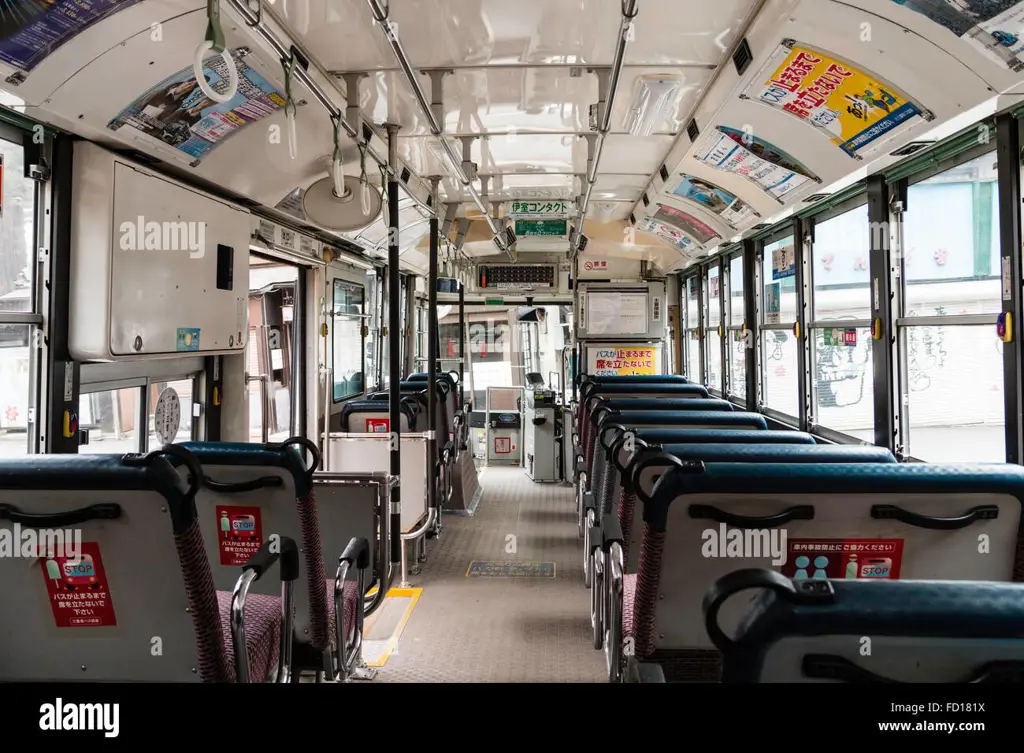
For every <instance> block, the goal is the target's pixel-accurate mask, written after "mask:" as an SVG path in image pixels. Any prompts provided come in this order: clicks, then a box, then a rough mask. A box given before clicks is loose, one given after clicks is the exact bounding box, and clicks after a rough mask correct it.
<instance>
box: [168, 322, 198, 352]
mask: <svg viewBox="0 0 1024 753" xmlns="http://www.w3.org/2000/svg"><path fill="white" fill-rule="evenodd" d="M174 349H175V350H179V351H180V350H186V351H187V350H199V330H198V329H193V328H191V327H188V328H186V327H179V328H178V338H177V344H176V345H175V348H174Z"/></svg>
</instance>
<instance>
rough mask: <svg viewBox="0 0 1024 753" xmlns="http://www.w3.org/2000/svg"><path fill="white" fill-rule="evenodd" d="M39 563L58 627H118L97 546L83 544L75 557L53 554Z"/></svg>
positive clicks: (95, 544) (88, 543) (92, 543)
mask: <svg viewBox="0 0 1024 753" xmlns="http://www.w3.org/2000/svg"><path fill="white" fill-rule="evenodd" d="M40 561H41V562H42V565H43V567H42V570H43V578H44V579H45V580H46V593H47V596H48V597H49V599H50V608H51V609H52V610H53V619H54V621H55V622H56V623H57V627H59V628H66V627H113V626H116V625H117V620H116V619H115V618H114V603H113V601H112V600H111V598H110V588H109V584H108V582H107V574H106V571H105V570H104V569H103V558H102V557H100V547H99V544H97V543H95V542H92V541H87V542H83V543H82V546H81V552H80V553H79V554H78V555H77V556H62V555H60V554H53V556H49V557H41V558H40Z"/></svg>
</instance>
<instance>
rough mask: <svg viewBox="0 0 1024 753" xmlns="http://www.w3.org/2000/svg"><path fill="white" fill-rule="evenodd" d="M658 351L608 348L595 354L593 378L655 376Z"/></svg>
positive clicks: (645, 348)
mask: <svg viewBox="0 0 1024 753" xmlns="http://www.w3.org/2000/svg"><path fill="white" fill-rule="evenodd" d="M657 368H658V351H657V348H651V347H643V346H641V347H636V346H630V347H624V348H619V347H608V348H599V349H598V350H597V351H596V353H595V358H594V363H593V370H592V373H593V374H594V376H615V375H617V374H621V375H623V376H627V375H629V376H636V375H639V374H657V373H658V371H657Z"/></svg>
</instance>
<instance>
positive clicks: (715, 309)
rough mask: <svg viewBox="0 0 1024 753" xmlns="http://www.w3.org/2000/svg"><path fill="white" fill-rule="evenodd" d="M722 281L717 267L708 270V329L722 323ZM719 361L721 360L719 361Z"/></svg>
mask: <svg viewBox="0 0 1024 753" xmlns="http://www.w3.org/2000/svg"><path fill="white" fill-rule="evenodd" d="M721 282H722V280H721V279H720V278H719V275H718V265H717V264H716V265H715V266H713V267H709V268H708V276H707V286H708V291H707V298H708V327H709V328H715V329H717V327H718V325H719V323H721V321H722V308H721V294H722V291H721V285H720V283H721ZM719 360H721V359H719Z"/></svg>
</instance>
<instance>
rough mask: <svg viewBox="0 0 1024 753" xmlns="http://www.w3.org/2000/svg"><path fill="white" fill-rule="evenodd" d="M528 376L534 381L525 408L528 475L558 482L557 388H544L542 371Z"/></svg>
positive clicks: (528, 392) (534, 479)
mask: <svg viewBox="0 0 1024 753" xmlns="http://www.w3.org/2000/svg"><path fill="white" fill-rule="evenodd" d="M526 378H527V381H528V382H529V383H530V387H529V388H528V389H527V391H526V405H525V410H524V411H523V446H524V450H523V452H524V453H525V455H526V461H525V463H524V465H525V466H526V475H528V476H529V477H530V478H531V479H532V480H533V481H536V482H539V483H545V482H552V481H558V446H557V444H556V442H555V429H556V425H557V420H558V409H557V406H556V404H555V391H554V390H548V389H544V381H543V377H542V376H541V375H540V374H527V375H526Z"/></svg>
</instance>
